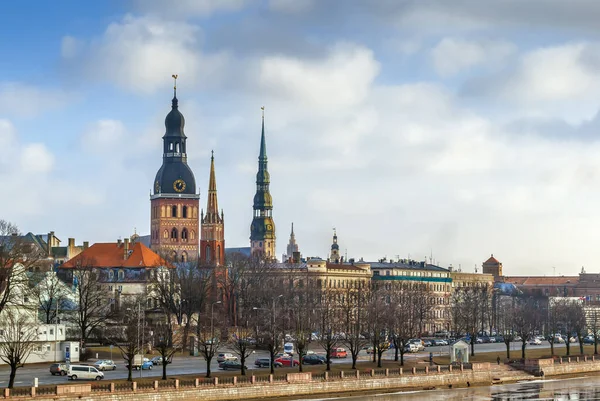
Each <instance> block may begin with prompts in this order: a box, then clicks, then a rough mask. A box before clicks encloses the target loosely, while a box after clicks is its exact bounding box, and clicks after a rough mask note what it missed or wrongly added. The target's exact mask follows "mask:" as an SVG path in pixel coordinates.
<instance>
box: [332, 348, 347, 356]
mask: <svg viewBox="0 0 600 401" xmlns="http://www.w3.org/2000/svg"><path fill="white" fill-rule="evenodd" d="M331 357H332V358H348V351H346V348H336V349H334V350H333V352H331Z"/></svg>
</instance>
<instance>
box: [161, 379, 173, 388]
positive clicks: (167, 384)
mask: <svg viewBox="0 0 600 401" xmlns="http://www.w3.org/2000/svg"><path fill="white" fill-rule="evenodd" d="M158 388H175V380H158Z"/></svg>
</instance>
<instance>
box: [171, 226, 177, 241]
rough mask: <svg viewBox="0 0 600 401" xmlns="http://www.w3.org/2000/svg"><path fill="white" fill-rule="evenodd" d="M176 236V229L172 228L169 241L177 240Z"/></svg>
mask: <svg viewBox="0 0 600 401" xmlns="http://www.w3.org/2000/svg"><path fill="white" fill-rule="evenodd" d="M177 234H178V233H177V229H176V228H175V227H173V229H172V230H171V239H174V240H177Z"/></svg>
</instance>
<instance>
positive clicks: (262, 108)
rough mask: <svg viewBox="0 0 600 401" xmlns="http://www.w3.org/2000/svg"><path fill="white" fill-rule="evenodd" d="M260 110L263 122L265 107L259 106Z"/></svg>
mask: <svg viewBox="0 0 600 401" xmlns="http://www.w3.org/2000/svg"><path fill="white" fill-rule="evenodd" d="M260 109H261V110H262V118H263V120H264V119H265V106H261V108H260Z"/></svg>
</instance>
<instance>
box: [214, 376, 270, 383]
mask: <svg viewBox="0 0 600 401" xmlns="http://www.w3.org/2000/svg"><path fill="white" fill-rule="evenodd" d="M267 381H269V380H267ZM219 384H233V376H232V377H219Z"/></svg>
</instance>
